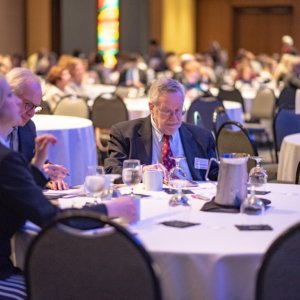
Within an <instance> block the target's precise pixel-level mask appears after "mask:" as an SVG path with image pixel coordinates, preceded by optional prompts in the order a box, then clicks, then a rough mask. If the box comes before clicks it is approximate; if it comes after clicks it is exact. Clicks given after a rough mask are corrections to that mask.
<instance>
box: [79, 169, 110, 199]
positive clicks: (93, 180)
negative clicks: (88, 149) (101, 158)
mask: <svg viewBox="0 0 300 300" xmlns="http://www.w3.org/2000/svg"><path fill="white" fill-rule="evenodd" d="M105 186H106V179H105V175H104V168H103V167H102V166H88V170H87V176H86V177H85V182H84V189H85V192H86V194H87V195H92V196H93V198H94V201H93V204H97V203H98V198H99V196H100V194H101V192H102V191H103V189H104V188H105Z"/></svg>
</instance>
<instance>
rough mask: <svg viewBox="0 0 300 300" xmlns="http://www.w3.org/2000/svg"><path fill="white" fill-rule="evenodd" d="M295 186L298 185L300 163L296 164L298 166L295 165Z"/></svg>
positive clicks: (299, 180)
mask: <svg viewBox="0 0 300 300" xmlns="http://www.w3.org/2000/svg"><path fill="white" fill-rule="evenodd" d="M295 184H300V161H299V162H298V165H297V170H296V176H295Z"/></svg>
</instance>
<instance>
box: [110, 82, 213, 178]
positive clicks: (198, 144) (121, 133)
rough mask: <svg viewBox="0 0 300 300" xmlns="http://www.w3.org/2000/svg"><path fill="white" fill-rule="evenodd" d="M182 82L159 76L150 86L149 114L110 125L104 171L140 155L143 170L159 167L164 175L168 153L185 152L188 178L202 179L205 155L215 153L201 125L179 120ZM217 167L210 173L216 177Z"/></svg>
mask: <svg viewBox="0 0 300 300" xmlns="http://www.w3.org/2000/svg"><path fill="white" fill-rule="evenodd" d="M184 97H185V92H184V88H183V86H182V85H181V84H180V83H179V82H178V81H176V80H173V79H168V78H161V79H158V80H156V81H154V82H153V84H152V85H151V87H150V90H149V109H150V113H151V114H150V116H148V117H146V118H141V119H136V120H132V121H127V122H122V123H119V124H116V125H114V126H113V127H112V128H111V134H110V141H109V144H108V152H109V157H108V158H107V159H106V160H105V169H106V172H107V173H118V174H121V173H122V165H123V161H124V160H125V159H139V160H140V161H141V164H143V171H145V170H147V169H161V170H162V171H163V173H164V178H165V179H168V172H169V171H170V169H171V168H172V167H173V166H174V160H172V159H171V158H170V157H171V156H184V157H186V160H183V161H182V165H181V168H183V170H184V171H185V173H186V175H187V179H193V180H204V176H205V173H206V169H207V165H208V159H209V158H211V157H216V151H215V142H214V139H213V136H212V134H211V133H210V132H209V131H207V130H205V129H202V128H200V127H196V126H194V125H191V124H187V123H183V122H182V115H183V114H184V112H185V110H184V106H183V103H184ZM217 172H218V170H217V167H213V168H211V172H210V174H209V177H210V178H211V179H213V180H216V179H217Z"/></svg>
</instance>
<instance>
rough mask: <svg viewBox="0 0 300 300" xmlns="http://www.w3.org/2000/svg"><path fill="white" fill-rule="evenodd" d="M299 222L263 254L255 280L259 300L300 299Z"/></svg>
mask: <svg viewBox="0 0 300 300" xmlns="http://www.w3.org/2000/svg"><path fill="white" fill-rule="evenodd" d="M299 248H300V223H298V224H296V225H294V226H292V227H291V228H289V229H288V230H287V231H286V232H285V233H283V234H282V235H281V236H279V237H278V238H277V239H276V240H275V242H273V244H272V245H271V246H270V247H269V249H268V250H267V252H266V254H265V255H264V258H263V261H262V265H261V267H260V269H259V271H258V276H257V279H256V300H270V299H285V300H295V299H299V295H300V285H299V274H300V252H299Z"/></svg>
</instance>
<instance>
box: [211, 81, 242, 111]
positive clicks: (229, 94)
mask: <svg viewBox="0 0 300 300" xmlns="http://www.w3.org/2000/svg"><path fill="white" fill-rule="evenodd" d="M217 98H218V99H219V100H220V101H222V102H223V101H234V102H238V103H240V104H241V105H242V109H243V112H245V104H244V99H243V96H242V94H241V92H240V91H239V90H238V89H237V88H235V87H231V86H227V85H226V86H221V87H220V89H219V93H218V96H217Z"/></svg>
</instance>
